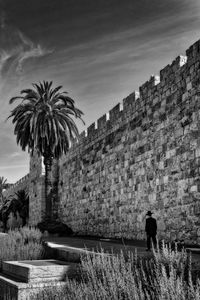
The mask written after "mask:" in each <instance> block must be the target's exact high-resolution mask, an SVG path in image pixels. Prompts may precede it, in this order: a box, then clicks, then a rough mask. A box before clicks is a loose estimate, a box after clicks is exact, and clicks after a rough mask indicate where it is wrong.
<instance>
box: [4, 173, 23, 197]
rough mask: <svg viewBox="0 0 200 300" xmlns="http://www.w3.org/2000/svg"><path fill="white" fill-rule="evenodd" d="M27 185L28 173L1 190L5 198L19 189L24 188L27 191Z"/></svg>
mask: <svg viewBox="0 0 200 300" xmlns="http://www.w3.org/2000/svg"><path fill="white" fill-rule="evenodd" d="M28 187H29V174H27V175H25V176H24V177H22V178H21V179H20V180H18V181H17V182H16V183H14V184H12V185H11V186H10V187H9V188H8V189H6V190H5V191H4V192H3V196H4V197H5V198H9V197H10V196H13V195H14V194H15V193H16V192H17V191H19V190H26V191H27V192H28Z"/></svg>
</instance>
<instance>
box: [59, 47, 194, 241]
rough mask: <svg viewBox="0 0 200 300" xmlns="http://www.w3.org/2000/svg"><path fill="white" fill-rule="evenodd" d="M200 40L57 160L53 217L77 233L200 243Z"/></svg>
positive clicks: (106, 115)
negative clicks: (148, 235)
mask: <svg viewBox="0 0 200 300" xmlns="http://www.w3.org/2000/svg"><path fill="white" fill-rule="evenodd" d="M199 67H200V41H198V42H196V43H195V44H194V45H192V46H191V47H190V48H189V49H188V50H187V51H186V56H179V57H177V58H176V59H175V60H174V61H173V62H172V64H171V65H167V66H166V67H165V68H164V69H162V70H161V71H160V76H152V77H151V78H150V80H149V81H147V82H146V83H144V84H143V85H142V86H141V87H140V88H139V93H138V92H134V93H132V94H131V95H129V96H128V97H127V98H125V99H124V100H123V102H122V103H121V104H117V105H116V106H115V107H114V108H113V109H112V110H110V112H109V113H108V114H105V115H104V116H102V117H101V118H100V119H98V121H97V122H96V123H94V124H92V125H91V126H90V127H89V128H88V129H87V131H86V132H84V133H82V134H81V139H80V142H79V143H78V144H74V146H73V147H72V148H71V149H70V151H69V153H68V154H67V156H65V157H63V158H62V159H61V160H60V171H59V189H58V190H59V191H58V198H59V200H60V202H59V203H60V204H59V205H60V206H59V216H60V218H61V219H62V221H63V222H65V223H66V224H68V225H69V226H71V227H72V229H73V230H74V231H75V232H77V233H78V234H88V235H99V236H104V237H126V238H138V239H142V238H144V237H145V232H144V222H145V214H146V211H147V210H152V211H153V212H154V216H155V217H156V218H157V221H158V227H159V236H165V237H168V238H170V239H184V240H185V241H190V242H191V241H193V242H200V230H199V225H200V218H199V217H200V178H199V168H200V135H199V133H200V122H199V121H200V68H199Z"/></svg>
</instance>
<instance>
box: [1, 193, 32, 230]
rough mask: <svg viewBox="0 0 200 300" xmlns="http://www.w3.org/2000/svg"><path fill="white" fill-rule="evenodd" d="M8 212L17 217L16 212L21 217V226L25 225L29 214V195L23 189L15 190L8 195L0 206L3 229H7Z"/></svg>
mask: <svg viewBox="0 0 200 300" xmlns="http://www.w3.org/2000/svg"><path fill="white" fill-rule="evenodd" d="M10 213H13V215H14V216H15V217H16V218H17V213H18V214H19V216H20V218H21V219H22V226H25V225H26V221H27V218H28V216H29V196H28V194H27V192H26V191H25V190H19V191H17V192H16V193H15V194H14V195H13V196H10V197H9V198H8V199H7V200H5V202H4V203H3V205H2V206H1V208H0V219H1V221H2V222H3V225H4V230H6V229H7V222H8V218H9V215H10Z"/></svg>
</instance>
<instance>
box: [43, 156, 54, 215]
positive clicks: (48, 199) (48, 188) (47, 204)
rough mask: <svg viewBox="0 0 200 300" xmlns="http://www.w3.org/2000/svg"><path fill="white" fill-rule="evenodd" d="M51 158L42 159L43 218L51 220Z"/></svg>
mask: <svg viewBox="0 0 200 300" xmlns="http://www.w3.org/2000/svg"><path fill="white" fill-rule="evenodd" d="M52 161H53V160H52V157H51V156H46V157H44V166H45V210H46V211H45V218H48V219H51V217H52V199H51V198H52V197H51V196H52V195H51V193H52V181H51V167H52Z"/></svg>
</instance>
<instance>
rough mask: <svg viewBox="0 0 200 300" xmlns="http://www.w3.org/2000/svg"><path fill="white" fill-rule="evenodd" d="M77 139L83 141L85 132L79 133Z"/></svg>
mask: <svg viewBox="0 0 200 300" xmlns="http://www.w3.org/2000/svg"><path fill="white" fill-rule="evenodd" d="M79 138H80V140H83V139H84V138H85V130H84V131H82V132H81V133H80V135H79Z"/></svg>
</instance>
